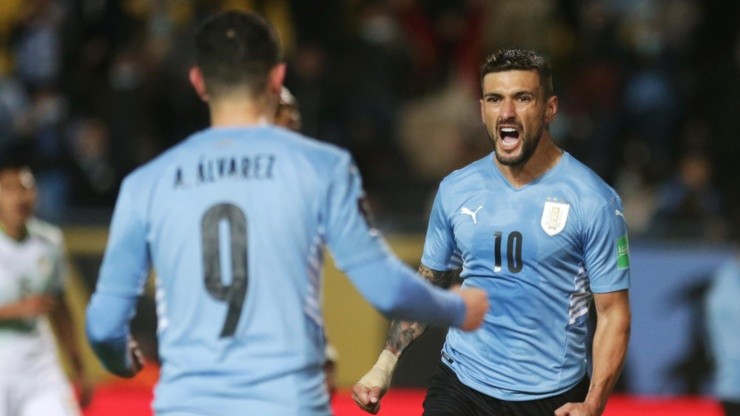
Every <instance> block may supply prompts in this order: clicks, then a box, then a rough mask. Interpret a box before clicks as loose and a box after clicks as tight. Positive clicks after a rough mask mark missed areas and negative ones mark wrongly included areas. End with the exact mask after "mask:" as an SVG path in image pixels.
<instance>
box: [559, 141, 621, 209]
mask: <svg viewBox="0 0 740 416" xmlns="http://www.w3.org/2000/svg"><path fill="white" fill-rule="evenodd" d="M562 168H563V170H562V175H561V178H562V179H563V180H565V181H567V182H568V185H569V186H570V187H571V188H572V189H573V190H574V193H575V194H576V195H578V196H579V198H580V199H582V200H583V201H586V202H588V201H592V202H594V203H597V204H599V205H604V204H609V203H613V202H620V201H621V199H620V197H619V194H618V193H617V191H616V190H615V189H614V188H612V187H611V186H610V185H609V184H608V183H606V181H604V179H603V178H601V177H600V176H599V175H598V174H597V173H596V172H594V171H593V170H592V169H591V168H589V167H588V166H586V165H585V164H583V163H582V162H581V161H579V160H578V159H576V158H574V157H573V156H572V155H570V154H569V153H567V152H565V153H563V167H562ZM620 203H621V202H620Z"/></svg>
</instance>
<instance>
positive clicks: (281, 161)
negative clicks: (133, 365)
mask: <svg viewBox="0 0 740 416" xmlns="http://www.w3.org/2000/svg"><path fill="white" fill-rule="evenodd" d="M348 159H349V157H348V154H346V152H344V151H340V150H338V149H336V148H334V147H332V146H329V145H325V144H320V143H318V142H315V141H313V140H309V139H306V138H303V137H302V136H299V135H297V134H294V133H291V132H288V131H287V130H284V129H280V128H276V127H270V126H258V127H252V128H223V129H208V130H205V131H203V132H200V133H198V134H195V135H193V136H191V137H190V138H188V139H187V140H186V141H184V142H183V143H181V144H180V145H178V146H176V147H175V148H173V149H171V150H170V151H168V152H166V153H165V154H163V155H162V156H160V157H159V158H157V159H156V160H154V161H153V162H152V163H150V164H148V165H146V166H144V167H142V168H141V169H139V170H138V171H136V172H135V173H134V174H132V175H131V176H130V177H129V178H128V179H127V180H126V183H125V184H124V187H123V188H122V191H121V192H122V193H124V192H126V193H127V197H128V198H132V202H134V204H135V206H136V207H137V208H136V209H137V210H138V212H139V214H138V215H139V216H140V218H141V220H143V221H145V222H146V227H145V228H146V230H147V231H146V233H147V241H148V242H149V252H150V256H151V260H152V263H153V265H154V268H155V271H156V273H157V292H156V300H157V314H158V336H159V343H160V345H159V348H160V356H161V358H162V361H163V363H162V364H163V367H162V377H161V380H160V384H159V385H158V387H157V392H156V402H155V409H157V410H158V411H164V410H166V411H173V410H178V409H193V408H205V409H208V410H209V411H210V412H211V413H212V414H233V413H230V412H233V408H236V407H240V408H241V409H242V410H244V406H247V408H250V409H252V411H260V412H263V413H261V414H278V413H280V414H289V413H296V414H298V413H299V414H314V412H315V413H316V414H323V412H326V410H327V409H326V400H325V399H326V398H325V397H323V395H320V393H322V392H323V389H321V388H320V384H321V383H322V381H323V379H322V375H321V369H320V365H321V361H322V351H323V329H322V327H323V322H322V318H321V310H320V299H319V296H320V291H321V290H320V283H321V282H320V269H321V254H322V243H323V235H322V229H323V227H324V225H325V224H324V223H323V221H325V215H326V210H327V209H328V207H327V204H328V202H329V201H327V198H326V195H327V188H328V187H329V186H330V185H331V178H332V176H334V175H335V174H336V172H333V170H334V169H336V168H337V166H339V165H341V164H342V163H345V164H348ZM345 173H346V172H345ZM291 395H294V396H293V397H291ZM275 403H282V405H283V406H288V407H276V408H272V407H270V406H274V404H275ZM221 406H225V407H221ZM230 406H235V407H230ZM259 406H263V407H259ZM290 406H294V407H293V408H292V409H293V410H291V407H290ZM312 406H315V408H314V409H313V410H312ZM265 412H272V413H265ZM211 413H209V414H211ZM255 414H256V413H255Z"/></svg>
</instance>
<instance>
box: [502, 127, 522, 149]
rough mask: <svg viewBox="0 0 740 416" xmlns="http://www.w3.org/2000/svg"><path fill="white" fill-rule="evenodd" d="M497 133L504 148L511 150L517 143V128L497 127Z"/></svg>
mask: <svg viewBox="0 0 740 416" xmlns="http://www.w3.org/2000/svg"><path fill="white" fill-rule="evenodd" d="M498 135H499V137H500V138H501V147H502V148H503V149H504V150H511V149H513V148H515V147H516V145H517V144H518V143H519V135H520V134H519V129H517V128H515V127H499V129H498Z"/></svg>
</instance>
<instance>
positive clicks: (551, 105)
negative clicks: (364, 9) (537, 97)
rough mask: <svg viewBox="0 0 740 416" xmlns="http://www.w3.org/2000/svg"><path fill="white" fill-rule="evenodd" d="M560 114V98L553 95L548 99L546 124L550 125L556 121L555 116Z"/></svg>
mask: <svg viewBox="0 0 740 416" xmlns="http://www.w3.org/2000/svg"><path fill="white" fill-rule="evenodd" d="M557 114H558V97H557V95H553V96H551V97H550V98H548V99H547V108H546V109H545V123H546V124H549V123H550V122H552V121H553V120H555V116H556V115H557Z"/></svg>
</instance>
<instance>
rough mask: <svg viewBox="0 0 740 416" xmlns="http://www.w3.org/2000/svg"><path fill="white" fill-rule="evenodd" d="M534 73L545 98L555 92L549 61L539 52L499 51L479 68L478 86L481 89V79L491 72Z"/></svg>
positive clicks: (525, 50)
mask: <svg viewBox="0 0 740 416" xmlns="http://www.w3.org/2000/svg"><path fill="white" fill-rule="evenodd" d="M515 70H521V71H535V72H537V75H538V76H539V78H540V85H542V87H543V90H544V92H545V96H546V97H549V96H551V95H553V94H554V93H555V92H554V90H553V87H552V68H551V67H550V61H549V60H548V59H547V58H546V57H545V56H544V55H542V54H540V53H539V52H536V51H533V50H528V49H500V50H499V51H497V52H496V53H493V54H491V55H488V57H487V58H486V60H485V61H484V62H483V65H481V68H480V84H481V88H483V78H485V77H486V75H488V74H490V73H493V72H503V71H515Z"/></svg>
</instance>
